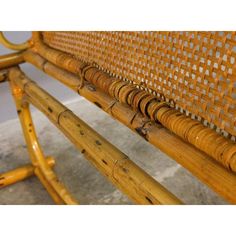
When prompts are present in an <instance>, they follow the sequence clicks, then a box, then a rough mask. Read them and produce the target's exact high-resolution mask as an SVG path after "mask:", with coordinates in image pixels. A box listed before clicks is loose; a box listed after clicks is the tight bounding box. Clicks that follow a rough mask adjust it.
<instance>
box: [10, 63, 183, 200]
mask: <svg viewBox="0 0 236 236" xmlns="http://www.w3.org/2000/svg"><path fill="white" fill-rule="evenodd" d="M9 80H10V83H11V87H12V89H13V95H14V97H15V99H16V105H17V108H18V109H20V110H21V111H20V113H19V114H20V120H21V123H22V126H23V131H24V133H25V137H26V140H29V139H30V138H31V139H32V136H31V135H32V134H34V132H30V133H28V131H27V130H28V129H29V122H30V123H31V124H32V121H31V120H30V121H27V120H26V121H25V122H22V121H23V118H22V115H21V114H23V113H24V112H27V114H28V115H27V116H29V113H28V110H26V111H24V109H27V104H28V102H30V103H32V104H33V105H34V106H35V107H37V108H38V109H39V110H41V111H42V112H43V113H44V114H46V116H47V117H48V118H49V119H50V120H51V121H52V122H53V123H54V124H55V125H56V126H57V127H58V128H59V129H60V130H62V132H63V133H64V134H65V135H66V136H67V137H68V138H69V139H70V140H71V141H72V142H73V143H74V144H75V145H76V147H78V148H79V149H80V150H81V152H82V153H84V154H85V156H86V158H87V159H88V160H89V161H90V162H92V163H93V164H94V165H95V166H96V167H97V168H98V169H99V170H100V171H101V172H102V173H103V174H104V175H105V176H107V177H108V178H109V179H110V180H111V181H112V182H113V183H114V184H115V185H116V186H117V187H118V188H120V189H121V190H122V191H123V192H124V193H125V194H127V195H128V197H130V198H131V199H132V200H133V201H135V202H136V203H139V204H180V203H181V202H180V200H179V199H177V198H176V197H175V196H174V195H173V194H171V193H170V192H169V191H168V190H166V189H165V188H164V187H163V186H162V185H161V184H159V183H158V182H157V181H155V180H154V179H153V178H152V177H151V176H149V175H148V174H147V173H146V172H144V171H143V170H142V169H141V168H140V167H138V166H137V165H136V164H135V163H133V162H132V161H131V160H130V159H129V158H128V157H127V156H126V155H125V154H123V153H122V152H121V151H119V150H118V149H117V148H115V147H114V146H113V145H112V144H110V143H109V142H108V141H106V140H105V139H104V138H103V137H101V136H100V135H99V134H97V133H96V132H95V131H94V130H93V129H91V128H90V127H89V126H88V125H87V124H86V123H84V122H83V121H82V120H80V119H79V118H78V117H77V116H75V115H74V114H73V113H72V112H71V111H69V110H68V109H67V108H66V107H65V106H63V105H62V104H60V103H59V102H58V101H57V100H56V99H54V98H53V97H52V96H50V95H49V94H48V93H46V92H45V91H44V90H43V89H41V88H39V87H38V86H37V85H36V84H35V83H34V82H32V81H31V80H30V79H28V78H27V77H26V76H25V75H24V74H23V73H22V72H21V71H20V70H19V69H18V68H13V69H11V70H10V71H9ZM14 91H15V92H14ZM23 92H24V95H23ZM19 97H20V98H19ZM19 101H20V104H21V106H19ZM22 101H24V102H23V103H22ZM27 119H28V120H29V117H28V118H27ZM30 129H31V131H32V130H33V127H32V126H30ZM30 136H31V137H30ZM27 142H29V141H27ZM37 146H38V144H37V145H36V146H35V145H34V149H38V150H40V148H39V147H37ZM31 149H32V146H29V152H30V154H31V158H32V162H33V164H34V163H37V164H38V165H39V168H37V169H38V170H42V174H44V177H45V178H47V175H46V173H45V171H44V165H45V163H44V164H43V165H42V160H39V159H38V160H37V158H38V157H40V156H41V154H39V153H37V155H35V151H33V150H31ZM37 152H41V151H37ZM45 166H46V165H45ZM47 181H48V182H50V179H48V178H47ZM50 184H51V186H52V187H54V185H53V184H52V182H50ZM54 189H55V190H56V188H54Z"/></svg>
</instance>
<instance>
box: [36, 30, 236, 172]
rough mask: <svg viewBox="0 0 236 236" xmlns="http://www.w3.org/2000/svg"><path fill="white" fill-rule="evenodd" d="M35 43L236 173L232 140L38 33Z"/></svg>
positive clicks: (53, 58)
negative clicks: (49, 42) (48, 42)
mask: <svg viewBox="0 0 236 236" xmlns="http://www.w3.org/2000/svg"><path fill="white" fill-rule="evenodd" d="M33 40H34V50H35V51H37V52H38V53H39V54H40V55H41V56H42V57H44V58H45V59H47V60H48V61H50V62H52V63H53V64H55V65H57V66H59V67H61V68H63V69H65V70H67V71H69V72H72V73H74V74H77V75H80V76H81V78H82V79H83V80H87V81H89V82H91V83H92V84H94V85H95V86H96V87H98V88H100V89H101V90H103V91H104V92H106V93H108V94H109V95H111V96H112V97H114V98H115V99H116V100H118V101H120V102H122V103H124V104H127V105H129V106H131V107H132V109H134V110H135V111H140V112H141V113H142V114H143V115H144V116H146V117H148V118H150V119H151V120H152V121H155V122H160V123H161V124H162V125H163V126H164V127H166V128H168V129H169V130H170V131H171V132H173V133H175V134H176V135H178V136H179V137H181V138H182V139H183V140H185V141H186V142H189V143H190V144H192V145H194V146H195V147H197V148H198V149H200V150H201V151H203V152H205V153H206V154H208V155H209V156H210V157H212V158H214V159H215V160H216V161H218V162H219V163H220V164H222V165H224V166H225V167H226V168H227V169H229V170H232V171H234V172H236V144H235V143H234V142H232V141H231V140H230V139H227V138H225V137H223V136H222V135H220V134H218V133H217V132H215V131H214V130H212V129H210V128H208V127H206V126H204V125H203V124H202V123H201V122H200V121H198V120H192V119H191V118H190V117H187V116H186V115H185V114H182V113H181V112H179V111H177V110H175V109H174V108H172V107H170V106H169V104H168V103H166V102H161V101H160V100H158V99H157V98H156V97H155V96H153V95H152V94H150V93H149V92H147V91H145V90H141V89H140V88H137V86H135V85H133V84H131V83H130V82H128V81H123V80H121V79H117V78H115V77H112V76H110V75H109V74H108V73H106V72H104V71H102V70H101V69H98V68H97V67H96V66H94V65H90V64H88V63H85V62H83V61H81V60H79V59H75V58H74V57H72V56H71V55H69V54H66V53H63V52H61V51H58V50H55V49H52V48H50V47H48V46H47V45H45V44H44V43H43V42H42V40H41V38H40V34H39V33H33ZM82 85H83V84H81V86H82Z"/></svg>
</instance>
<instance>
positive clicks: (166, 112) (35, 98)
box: [0, 33, 236, 204]
mask: <svg viewBox="0 0 236 236" xmlns="http://www.w3.org/2000/svg"><path fill="white" fill-rule="evenodd" d="M0 37H1V36H0ZM32 39H33V40H32V41H29V42H28V46H27V48H28V47H29V45H32V46H34V47H33V48H32V50H30V49H28V50H27V51H23V52H20V53H15V54H10V55H6V56H0V69H4V70H3V71H1V73H0V82H4V81H6V79H7V78H8V77H7V76H8V70H5V69H8V68H9V67H11V66H15V65H18V64H20V63H22V62H24V61H27V62H29V63H31V64H33V65H35V66H36V67H38V68H39V69H41V70H43V71H44V72H45V73H47V74H49V75H51V76H52V77H53V78H55V79H57V80H59V81H60V82H62V83H63V84H65V85H67V86H68V87H70V88H71V89H73V90H74V91H76V92H77V93H79V94H81V95H82V96H84V97H85V98H87V99H88V100H90V101H91V102H93V103H94V104H95V105H97V106H98V107H100V108H101V109H103V110H104V111H106V112H107V113H109V114H110V115H112V116H113V117H115V118H116V119H117V120H119V121H121V122H122V123H123V124H125V125H126V126H128V127H129V128H131V129H132V130H134V131H135V132H137V133H138V134H139V135H141V136H142V137H143V138H144V139H145V140H147V141H149V142H150V143H152V144H153V145H155V146H156V147H158V148H159V149H160V150H162V151H164V152H165V153H166V154H168V155H169V156H170V157H171V158H173V159H174V160H176V161H177V162H179V163H180V164H181V165H182V166H184V167H185V168H186V169H188V170H190V172H192V173H193V174H194V175H195V176H197V177H198V178H199V179H200V180H201V181H203V182H204V183H205V184H207V185H208V186H209V187H211V188H213V189H214V190H215V191H216V192H217V193H219V194H220V195H221V196H223V197H224V198H225V199H226V200H228V201H230V202H231V203H236V194H235V193H236V174H235V173H233V172H230V171H228V170H226V169H225V168H224V167H223V166H221V165H220V164H218V163H216V162H215V160H213V159H212V157H213V158H215V159H216V160H217V161H219V162H220V163H221V164H223V165H224V166H225V167H226V168H228V169H230V170H232V171H236V158H235V155H236V154H235V144H233V143H230V142H228V140H225V139H222V138H221V137H219V136H217V135H216V134H215V133H211V132H210V131H209V130H206V129H205V127H202V126H201V127H200V126H199V125H198V127H197V129H196V132H195V134H194V135H197V137H198V141H196V137H195V136H193V135H192V132H190V129H189V128H190V126H191V127H194V126H195V125H196V122H193V123H191V124H190V123H189V122H187V120H185V117H182V116H181V117H179V116H180V115H179V114H178V112H177V113H176V111H174V110H172V109H171V108H170V107H169V104H168V103H159V101H157V100H155V99H153V97H151V96H147V94H145V93H144V92H140V93H139V94H138V96H136V95H135V96H136V98H135V99H136V100H134V101H133V103H130V100H129V99H127V97H126V95H127V94H131V93H133V92H135V91H134V90H135V88H134V87H133V85H130V84H128V83H127V82H124V81H120V80H116V79H113V78H109V80H110V81H108V80H107V79H108V77H109V76H108V75H107V74H106V73H104V72H103V71H101V70H99V69H97V68H96V67H95V66H92V65H89V64H87V63H84V62H81V61H79V60H75V59H74V58H72V57H71V56H69V55H68V54H65V53H61V52H59V51H57V50H54V49H51V48H50V47H48V46H46V45H44V44H43V43H42V41H41V40H40V34H39V33H34V34H33V38H32ZM31 42H32V43H31ZM36 53H37V54H36ZM38 54H40V55H41V56H42V57H41V56H39V55H38ZM51 62H52V63H54V64H55V65H53V64H52V63H51ZM10 74H11V75H10V77H11V80H10V84H11V88H12V92H13V96H14V98H15V102H16V106H17V111H18V115H19V118H20V121H21V124H22V128H23V132H24V135H25V139H26V143H27V147H28V151H29V153H30V157H31V161H32V166H26V167H23V168H20V169H17V170H14V171H12V172H7V173H4V176H5V177H6V178H7V177H9V176H13V178H12V180H11V181H13V182H14V181H15V182H16V181H19V180H21V178H23V179H24V178H26V175H27V177H28V175H29V176H30V175H32V170H33V172H34V174H36V176H37V177H38V178H39V180H40V181H41V183H42V184H43V185H44V186H45V188H46V189H47V191H48V192H49V194H50V195H51V197H52V198H53V200H54V201H55V202H56V203H57V204H77V201H76V200H75V199H73V197H71V195H70V194H69V192H68V191H67V190H66V188H65V187H64V186H63V185H62V184H61V183H60V182H59V181H58V179H57V177H56V175H55V173H54V172H53V171H52V169H51V165H50V163H48V160H47V159H45V157H44V154H43V152H42V150H41V148H40V145H39V143H38V140H37V137H36V134H35V130H34V127H33V123H32V119H31V115H30V110H29V104H30V103H31V104H33V105H34V106H36V107H37V108H38V109H39V110H41V111H42V112H43V113H44V114H46V115H47V116H48V118H49V119H50V120H51V121H52V122H53V123H54V124H55V125H56V126H57V127H58V128H59V129H60V130H62V132H63V133H64V134H65V135H66V136H67V137H68V138H69V139H70V140H71V141H72V142H73V143H74V144H75V145H76V146H77V147H78V148H79V149H80V150H81V152H82V153H84V155H85V157H86V158H87V159H88V160H89V161H90V162H91V163H92V164H93V165H94V166H95V167H97V168H98V169H99V170H100V171H101V172H102V173H103V174H104V175H105V176H107V177H108V179H109V180H110V181H111V182H113V183H114V184H115V185H116V186H117V187H118V188H120V189H121V190H122V191H123V192H124V193H126V194H127V195H128V196H129V197H130V198H131V199H132V200H134V201H135V202H137V203H140V204H180V203H181V202H180V201H179V200H178V199H177V198H176V197H175V196H173V195H172V194H171V193H170V192H169V191H168V190H166V189H165V188H163V187H162V186H161V185H160V184H159V183H157V182H156V181H154V180H153V179H152V178H151V177H150V176H148V175H147V174H146V173H145V172H144V171H143V170H141V169H140V168H139V167H138V166H136V165H135V164H134V163H132V162H131V161H130V160H129V159H128V158H127V157H125V156H123V158H122V153H121V152H120V151H119V150H116V149H113V146H112V145H111V144H109V143H107V141H106V140H104V139H103V138H102V137H101V136H99V135H98V134H96V132H94V131H93V130H91V128H90V127H88V126H87V125H86V124H85V123H84V122H83V121H81V120H80V119H79V118H78V117H76V116H75V115H73V114H72V112H71V111H69V110H68V109H67V108H65V107H64V106H62V105H61V104H60V103H58V102H57V101H56V100H55V99H53V98H52V97H51V96H50V95H49V94H47V93H45V91H43V90H42V89H40V88H39V87H38V86H37V85H35V84H34V83H33V82H32V81H30V80H29V79H28V78H27V77H25V75H24V74H22V73H21V71H19V70H18V69H17V68H14V69H10ZM95 75H96V76H95ZM98 78H99V79H98ZM46 98H47V99H46ZM48 99H49V103H48ZM157 102H158V103H157ZM51 106H52V107H51ZM52 108H53V109H52ZM154 113H155V114H154ZM178 117H179V118H178ZM156 121H160V122H161V123H162V125H161V124H159V123H156ZM191 122H192V121H191ZM173 123H174V125H173ZM76 124H77V125H78V124H79V125H80V126H79V127H78V126H77V125H76ZM186 124H188V127H187V125H186ZM163 126H165V127H166V128H165V127H163ZM185 126H186V127H185ZM81 131H82V133H83V135H82V134H81ZM171 131H172V132H174V133H175V134H177V135H178V136H177V135H175V134H173V133H172V132H171ZM186 132H188V133H190V134H191V135H190V136H188V137H187V135H186ZM206 134H207V139H205V137H206ZM96 135H98V136H96ZM199 135H201V136H199ZM81 136H83V137H82V138H81ZM160 137H161V138H160ZM186 137H187V138H186ZM199 137H200V139H199ZM208 137H209V138H210V139H211V141H213V140H216V142H213V143H214V145H215V146H213V147H211V149H209V150H208V148H207V147H208V146H209V142H208ZM185 139H186V140H185ZM85 140H86V141H90V142H86V141H85ZM184 140H185V141H184ZM199 140H200V141H201V142H200V141H199ZM97 141H98V142H97ZM186 141H188V142H186ZM190 143H192V145H191V144H190ZM219 144H223V145H219ZM110 145H111V146H110ZM193 145H194V146H195V147H194V146H193ZM101 146H102V147H101ZM104 146H105V148H104ZM170 146H171V148H170ZM218 146H219V147H218ZM94 148H95V150H96V151H95V152H94ZM199 149H200V150H199ZM201 150H202V151H204V152H205V153H204V152H202V151H201ZM216 150H217V152H216ZM114 153H115V157H114V156H113V155H114ZM214 155H215V156H214ZM104 157H105V159H104ZM108 157H109V158H108ZM12 174H13V175H12ZM14 176H15V177H14ZM131 180H132V181H131ZM130 181H131V182H130ZM145 181H146V183H145ZM13 182H12V183H13ZM0 184H1V179H0ZM4 184H5V185H8V184H7V182H5V183H4ZM9 184H11V183H10V182H9ZM127 186H129V188H130V189H129V188H128V187H127Z"/></svg>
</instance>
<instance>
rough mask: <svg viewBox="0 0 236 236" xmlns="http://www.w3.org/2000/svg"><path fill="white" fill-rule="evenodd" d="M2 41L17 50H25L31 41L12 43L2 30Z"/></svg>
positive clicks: (0, 36) (0, 41) (0, 38)
mask: <svg viewBox="0 0 236 236" xmlns="http://www.w3.org/2000/svg"><path fill="white" fill-rule="evenodd" d="M0 43H2V44H3V45H4V46H5V47H6V48H9V49H12V50H16V51H21V50H25V49H27V48H29V47H30V42H29V41H28V40H27V41H26V42H24V43H20V44H15V43H11V42H10V41H9V40H8V39H7V38H6V37H5V35H4V33H3V32H2V31H0Z"/></svg>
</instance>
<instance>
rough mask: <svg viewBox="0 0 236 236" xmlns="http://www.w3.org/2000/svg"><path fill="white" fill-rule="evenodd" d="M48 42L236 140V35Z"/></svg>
mask: <svg viewBox="0 0 236 236" xmlns="http://www.w3.org/2000/svg"><path fill="white" fill-rule="evenodd" d="M43 40H44V42H45V43H46V44H48V45H49V46H50V47H52V48H55V49H59V50H61V51H63V52H67V53H70V54H72V55H73V56H74V57H75V58H78V59H81V60H83V61H85V62H89V63H96V64H97V65H98V66H99V67H100V68H101V69H102V70H104V71H106V72H109V74H110V75H113V76H115V77H118V78H123V79H127V80H129V81H132V82H133V83H134V84H137V85H140V86H141V87H143V88H145V89H146V90H147V91H149V92H153V91H154V95H155V96H157V97H158V98H160V99H162V100H164V101H167V102H170V101H171V102H173V103H174V105H175V107H176V108H177V109H179V110H181V111H184V112H185V113H186V114H187V115H189V114H192V116H193V117H192V118H195V119H196V118H198V119H199V120H200V119H202V120H205V122H206V121H207V124H208V125H211V126H212V127H213V126H215V127H216V128H218V130H221V131H225V132H228V133H229V134H231V135H236V125H235V124H236V66H235V60H236V59H235V58H236V34H235V32H43Z"/></svg>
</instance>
